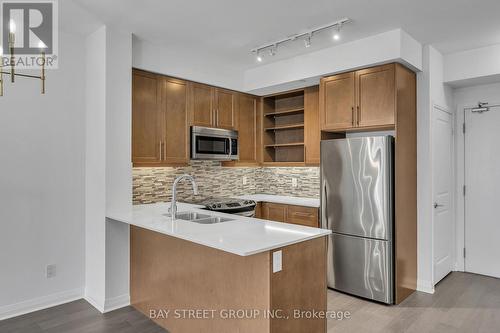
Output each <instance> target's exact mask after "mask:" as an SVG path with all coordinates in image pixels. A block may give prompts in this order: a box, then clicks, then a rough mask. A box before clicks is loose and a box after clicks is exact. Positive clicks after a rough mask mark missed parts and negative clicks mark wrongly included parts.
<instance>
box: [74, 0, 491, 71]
mask: <svg viewBox="0 0 500 333" xmlns="http://www.w3.org/2000/svg"><path fill="white" fill-rule="evenodd" d="M76 1H77V2H78V3H79V4H80V5H82V6H83V7H84V8H86V9H88V10H89V11H91V12H93V13H95V14H96V15H97V16H99V17H100V19H102V20H103V21H104V22H107V23H110V24H112V25H116V26H118V27H121V28H123V29H126V30H128V31H131V32H132V33H134V34H135V35H136V36H137V37H139V38H141V39H144V40H148V41H151V42H153V43H157V44H161V45H163V46H165V47H169V48H177V49H179V52H180V53H183V52H189V53H193V54H198V55H199V56H202V57H204V58H205V59H206V60H213V61H216V62H219V63H224V64H225V65H227V66H234V67H235V68H238V69H241V70H245V69H248V68H252V67H255V66H258V65H259V64H258V63H256V61H255V57H254V56H252V55H251V54H250V52H249V50H250V49H252V48H254V47H256V46H260V45H262V44H264V43H266V42H272V41H274V40H277V39H281V38H283V37H286V36H289V35H292V34H295V33H298V32H301V31H304V30H308V29H310V28H314V27H316V26H320V25H324V24H327V23H330V22H334V21H336V20H338V19H340V18H343V17H349V18H351V19H352V20H353V22H352V23H350V24H349V25H348V26H346V27H345V28H344V29H343V33H342V40H341V41H339V42H334V41H333V40H332V38H331V32H324V33H321V34H319V35H318V36H316V37H314V38H313V45H312V47H310V48H307V49H306V48H305V47H304V43H303V42H302V41H296V42H293V44H289V45H287V46H284V47H282V48H280V49H279V50H278V55H277V56H275V57H272V59H271V57H270V56H267V54H266V56H265V60H264V63H269V62H271V61H276V60H279V59H283V58H288V57H291V56H295V55H298V54H301V53H306V52H310V51H314V50H317V49H321V48H325V47H330V46H332V45H333V44H334V43H342V42H346V41H351V40H355V39H359V38H363V37H367V36H371V35H375V34H378V33H381V32H385V31H388V30H392V29H396V28H402V29H403V30H405V31H406V32H408V33H409V34H410V35H412V36H413V37H414V38H415V39H417V40H418V41H420V42H421V43H422V44H433V45H434V46H435V47H436V48H437V49H438V50H440V51H441V52H443V53H450V52H454V51H458V50H465V49H471V48H476V47H481V46H486V45H491V44H497V43H500V17H499V13H500V1H499V0H434V1H431V0H378V1H373V0H309V1H293V0H288V1H287V0H253V1H243V0H210V1H208V0H76Z"/></svg>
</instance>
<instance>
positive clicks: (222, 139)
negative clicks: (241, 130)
mask: <svg viewBox="0 0 500 333" xmlns="http://www.w3.org/2000/svg"><path fill="white" fill-rule="evenodd" d="M238 148H239V147H238V131H233V130H226V129H221V128H211V127H200V126H191V159H192V160H215V161H234V160H238V159H239V158H238Z"/></svg>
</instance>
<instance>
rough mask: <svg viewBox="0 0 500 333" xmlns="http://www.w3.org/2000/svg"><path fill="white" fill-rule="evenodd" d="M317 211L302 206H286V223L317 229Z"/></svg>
mask: <svg viewBox="0 0 500 333" xmlns="http://www.w3.org/2000/svg"><path fill="white" fill-rule="evenodd" d="M318 221H319V218H318V209H317V208H312V207H302V206H288V210H287V219H286V222H288V223H292V224H300V225H305V226H308V227H315V228H317V227H318Z"/></svg>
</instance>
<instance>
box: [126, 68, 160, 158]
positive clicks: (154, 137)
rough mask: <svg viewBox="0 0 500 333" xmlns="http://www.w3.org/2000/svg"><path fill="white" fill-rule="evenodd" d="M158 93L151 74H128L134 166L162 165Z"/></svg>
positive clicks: (156, 80) (157, 85)
mask: <svg viewBox="0 0 500 333" xmlns="http://www.w3.org/2000/svg"><path fill="white" fill-rule="evenodd" d="M160 103H161V91H160V87H159V84H158V78H157V76H156V75H154V74H150V73H146V72H141V71H134V72H133V75H132V161H133V163H134V165H137V164H147V165H151V166H153V165H159V164H161V162H162V149H163V129H162V126H161V123H162V119H163V116H162V112H161V109H160Z"/></svg>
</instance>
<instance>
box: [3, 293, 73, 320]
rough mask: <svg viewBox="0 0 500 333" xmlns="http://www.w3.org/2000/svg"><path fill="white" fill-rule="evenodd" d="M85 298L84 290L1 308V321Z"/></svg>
mask: <svg viewBox="0 0 500 333" xmlns="http://www.w3.org/2000/svg"><path fill="white" fill-rule="evenodd" d="M82 298H83V288H78V289H73V290H67V291H62V292H59V293H55V294H51V295H47V296H42V297H38V298H34V299H30V300H27V301H23V302H19V303H15V304H12V305H6V306H2V307H0V320H5V319H8V318H13V317H17V316H21V315H24V314H27V313H30V312H34V311H38V310H43V309H46V308H50V307H53V306H57V305H61V304H64V303H69V302H73V301H76V300H79V299H82Z"/></svg>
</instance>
